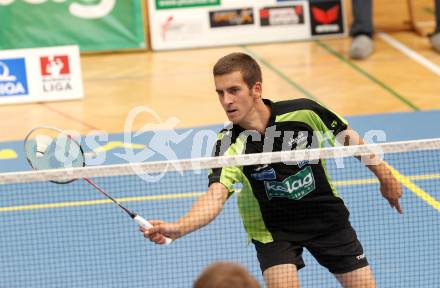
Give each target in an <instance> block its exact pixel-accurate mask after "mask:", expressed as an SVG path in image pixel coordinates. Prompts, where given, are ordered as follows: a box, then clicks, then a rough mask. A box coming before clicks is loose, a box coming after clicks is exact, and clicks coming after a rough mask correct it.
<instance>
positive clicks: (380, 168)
mask: <svg viewBox="0 0 440 288" xmlns="http://www.w3.org/2000/svg"><path fill="white" fill-rule="evenodd" d="M338 139H340V141H339V142H344V143H341V144H344V145H345V146H349V145H363V144H365V143H364V141H363V139H362V138H361V137H360V136H359V135H358V133H356V131H354V130H352V129H351V128H347V129H346V130H344V131H342V132H341V133H340V135H338ZM369 157H370V159H373V160H374V161H371V163H373V164H368V163H365V166H367V167H368V169H370V170H371V172H373V173H374V175H376V177H377V179H378V180H379V182H380V192H381V193H382V196H383V197H384V198H385V199H387V200H388V202H389V203H390V206H391V207H392V208H396V210H397V211H398V212H399V213H400V214H402V213H403V210H402V208H401V207H400V203H399V199H400V197H402V193H403V192H402V186H401V184H400V183H399V181H398V180H397V179H396V177H394V175H393V173H392V172H391V169H390V168H389V166H388V164H387V163H386V162H385V161H384V160H381V159H379V158H376V157H378V156H377V155H370V156H369ZM356 158H358V159H359V160H361V159H360V157H356ZM374 158H376V159H374Z"/></svg>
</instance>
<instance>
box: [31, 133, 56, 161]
mask: <svg viewBox="0 0 440 288" xmlns="http://www.w3.org/2000/svg"><path fill="white" fill-rule="evenodd" d="M52 141H53V139H52V137H49V136H46V135H38V136H37V137H36V138H35V142H36V143H37V151H36V153H35V154H36V155H37V157H42V156H43V155H44V153H45V152H46V149H47V147H49V145H50V143H52Z"/></svg>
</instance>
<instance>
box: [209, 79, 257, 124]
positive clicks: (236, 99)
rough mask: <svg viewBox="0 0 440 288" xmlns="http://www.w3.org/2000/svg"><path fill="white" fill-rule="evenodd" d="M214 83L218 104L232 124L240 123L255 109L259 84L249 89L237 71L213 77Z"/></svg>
mask: <svg viewBox="0 0 440 288" xmlns="http://www.w3.org/2000/svg"><path fill="white" fill-rule="evenodd" d="M214 82H215V89H216V92H217V94H218V97H219V100H220V103H221V104H222V107H223V109H224V110H225V112H226V116H228V119H229V121H231V122H232V123H234V124H240V123H242V122H243V121H244V120H245V119H246V116H247V115H249V113H251V112H253V109H255V103H256V100H257V99H258V98H259V97H260V96H261V94H260V93H259V91H261V90H260V88H261V83H259V82H258V83H257V84H255V85H254V86H253V87H252V89H249V87H248V86H247V85H246V83H245V82H244V81H243V76H242V75H241V72H239V71H236V72H232V73H229V74H225V75H221V76H215V77H214Z"/></svg>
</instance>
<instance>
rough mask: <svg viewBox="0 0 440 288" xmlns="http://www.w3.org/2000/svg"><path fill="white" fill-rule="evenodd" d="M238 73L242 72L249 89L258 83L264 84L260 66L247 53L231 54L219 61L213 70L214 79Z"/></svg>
mask: <svg viewBox="0 0 440 288" xmlns="http://www.w3.org/2000/svg"><path fill="white" fill-rule="evenodd" d="M236 71H240V72H241V75H242V76H243V81H244V82H245V83H246V85H247V86H248V87H249V88H252V87H253V86H254V85H255V83H257V82H263V77H262V75H261V68H260V65H258V63H257V61H255V59H254V58H252V57H251V56H249V55H247V54H245V53H231V54H228V55H226V56H223V57H222V58H220V59H219V60H218V61H217V63H216V64H215V65H214V69H213V73H214V77H215V76H221V75H225V74H229V73H232V72H236Z"/></svg>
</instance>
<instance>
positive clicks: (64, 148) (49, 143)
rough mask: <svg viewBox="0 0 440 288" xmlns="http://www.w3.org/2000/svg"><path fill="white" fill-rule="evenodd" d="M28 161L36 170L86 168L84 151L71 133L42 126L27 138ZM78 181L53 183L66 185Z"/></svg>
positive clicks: (25, 143) (25, 145) (25, 146)
mask: <svg viewBox="0 0 440 288" xmlns="http://www.w3.org/2000/svg"><path fill="white" fill-rule="evenodd" d="M24 151H25V155H26V160H27V161H28V163H29V165H30V166H31V167H32V169H34V170H50V169H66V168H76V167H84V166H85V164H86V160H85V156H84V151H83V149H82V147H81V145H80V144H79V142H78V141H77V140H75V138H74V137H73V136H71V135H70V134H69V133H67V132H65V131H63V130H61V129H58V128H54V127H48V126H41V127H36V128H34V129H32V130H31V131H30V132H29V133H28V134H27V135H26V137H25V140H24ZM75 180H77V179H66V180H63V181H58V180H57V181H51V182H53V183H57V184H66V183H70V182H73V181H75Z"/></svg>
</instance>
